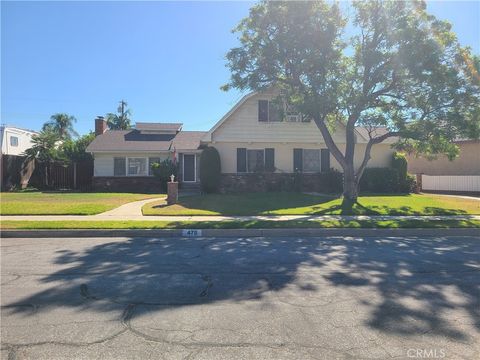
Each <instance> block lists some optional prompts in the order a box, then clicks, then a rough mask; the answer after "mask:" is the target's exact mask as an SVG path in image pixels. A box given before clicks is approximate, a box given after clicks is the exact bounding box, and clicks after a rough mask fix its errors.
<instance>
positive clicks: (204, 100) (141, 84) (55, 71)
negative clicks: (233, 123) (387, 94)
mask: <svg viewBox="0 0 480 360" xmlns="http://www.w3.org/2000/svg"><path fill="white" fill-rule="evenodd" d="M251 5H252V3H251V2H140V3H139V2H136V3H133V2H118V1H115V2H4V1H2V4H1V32H2V33H1V122H2V123H7V124H13V125H16V126H20V127H24V128H30V129H35V130H37V129H40V128H41V126H42V124H43V123H44V122H45V121H47V120H48V119H49V117H50V115H52V114H54V113H57V112H66V113H69V114H72V115H74V116H75V117H76V118H77V120H78V121H77V123H76V124H75V128H76V129H77V131H78V132H80V133H82V134H83V133H86V132H87V131H89V130H90V129H92V128H93V119H94V118H95V116H97V115H104V114H105V113H107V112H114V111H115V110H116V107H117V104H118V101H119V100H120V99H125V100H126V101H127V102H128V104H129V107H130V108H131V110H132V115H133V116H132V118H133V120H134V121H151V122H155V121H159V122H183V123H184V129H185V130H208V129H209V128H210V127H211V126H212V125H213V124H214V123H215V122H216V121H218V120H219V119H220V118H221V117H222V116H223V115H224V114H225V113H226V112H227V111H228V110H229V109H230V108H231V107H232V106H233V105H234V104H235V103H236V101H238V100H239V98H240V97H241V96H242V94H241V93H239V92H237V91H229V92H227V93H225V92H223V91H221V90H220V89H219V88H220V86H221V85H222V84H224V83H225V82H226V81H227V80H228V78H229V72H228V69H227V68H225V60H224V56H225V53H226V52H227V51H228V50H229V49H230V48H231V47H233V46H235V45H236V44H237V40H236V36H235V35H234V34H231V32H230V30H231V29H232V28H233V27H234V26H235V25H236V24H237V23H238V22H239V21H240V20H241V19H242V18H243V17H245V16H246V15H247V14H248V9H249V7H250V6H251ZM428 9H429V11H430V12H431V13H432V14H434V15H435V16H437V17H439V18H441V19H447V20H449V21H450V22H451V23H452V24H453V29H454V31H455V32H456V33H457V35H458V37H459V39H460V42H461V43H462V44H463V45H469V46H471V47H472V48H473V49H474V52H475V53H477V54H478V53H480V2H479V1H435V2H429V3H428Z"/></svg>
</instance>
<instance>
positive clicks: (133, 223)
mask: <svg viewBox="0 0 480 360" xmlns="http://www.w3.org/2000/svg"><path fill="white" fill-rule="evenodd" d="M1 228H2V229H3V230H6V229H29V230H33V229H282V228H308V229H310V228H378V229H406V228H422V229H427V228H428V229H433V228H438V229H449V228H480V220H475V219H468V220H455V219H452V220H430V219H428V218H425V219H393V220H287V221H274V220H248V221H242V220H239V221H236V220H229V221H148V220H145V221H137V220H127V221H115V220H114V221H75V220H73V221H23V220H22V221H15V220H7V221H2V224H1Z"/></svg>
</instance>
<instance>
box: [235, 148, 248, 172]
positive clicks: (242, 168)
mask: <svg viewBox="0 0 480 360" xmlns="http://www.w3.org/2000/svg"><path fill="white" fill-rule="evenodd" d="M244 172H247V149H245V148H237V173H244Z"/></svg>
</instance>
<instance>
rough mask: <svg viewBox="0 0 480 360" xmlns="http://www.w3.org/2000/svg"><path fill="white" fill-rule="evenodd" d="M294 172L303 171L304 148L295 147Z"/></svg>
mask: <svg viewBox="0 0 480 360" xmlns="http://www.w3.org/2000/svg"><path fill="white" fill-rule="evenodd" d="M293 172H303V150H302V149H293Z"/></svg>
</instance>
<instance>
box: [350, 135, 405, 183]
mask: <svg viewBox="0 0 480 360" xmlns="http://www.w3.org/2000/svg"><path fill="white" fill-rule="evenodd" d="M398 135H399V132H398V131H390V132H388V133H385V134H383V135H381V136H378V137H376V138H371V139H370V141H369V142H368V143H367V147H366V148H365V154H364V156H363V161H362V163H361V164H360V167H359V168H358V170H357V173H356V174H355V177H356V179H357V181H360V178H361V177H362V175H363V172H364V171H365V168H366V167H367V163H368V161H369V160H370V153H371V151H372V147H373V145H375V144H380V143H381V142H382V141H384V140H385V139H388V138H389V137H392V136H398Z"/></svg>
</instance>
